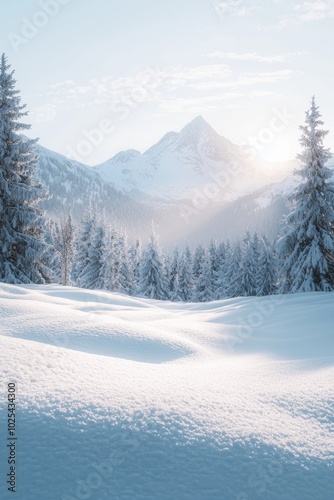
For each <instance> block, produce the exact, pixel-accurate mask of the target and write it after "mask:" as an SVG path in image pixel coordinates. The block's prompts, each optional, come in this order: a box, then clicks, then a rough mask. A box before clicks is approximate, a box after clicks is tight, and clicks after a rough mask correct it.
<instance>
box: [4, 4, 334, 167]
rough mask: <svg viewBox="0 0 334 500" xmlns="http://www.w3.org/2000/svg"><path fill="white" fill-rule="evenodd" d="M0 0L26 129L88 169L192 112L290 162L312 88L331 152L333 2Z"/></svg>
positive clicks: (145, 143)
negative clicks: (27, 124) (24, 108)
mask: <svg viewBox="0 0 334 500" xmlns="http://www.w3.org/2000/svg"><path fill="white" fill-rule="evenodd" d="M0 6H1V18H0V33H1V35H0V36H1V44H0V51H1V52H3V51H4V52H5V53H6V54H7V56H8V60H9V62H10V63H11V65H12V68H13V69H15V71H16V79H17V81H18V84H17V86H18V88H19V89H20V90H21V93H22V99H23V102H25V103H27V104H28V109H29V111H30V114H29V120H28V121H29V122H30V123H32V125H33V127H32V129H31V132H30V134H29V135H31V136H38V137H40V143H41V144H42V145H44V146H46V147H48V148H50V149H53V150H55V151H58V152H60V153H63V154H67V155H69V154H70V152H74V153H77V156H78V159H79V158H80V159H81V160H82V161H83V162H85V163H88V164H91V165H93V164H96V163H99V162H102V161H104V160H106V159H108V158H109V157H111V156H112V155H114V154H115V153H117V152H118V151H120V150H123V149H127V148H135V149H138V150H140V151H144V150H145V149H147V148H148V147H149V146H151V145H152V144H153V143H154V142H156V141H157V140H159V139H160V137H161V136H162V135H163V134H164V133H166V132H167V131H169V130H176V131H178V130H180V129H181V127H182V126H183V125H184V124H186V123H187V122H188V121H190V120H191V119H192V118H194V117H195V116H197V115H198V114H202V115H203V117H204V118H205V119H206V120H207V121H208V122H209V123H211V125H212V126H213V127H214V128H215V129H216V130H217V131H218V132H219V133H220V134H222V135H224V136H225V137H227V138H229V139H230V140H232V141H233V142H235V143H237V144H242V143H248V142H250V141H251V142H252V141H253V142H254V141H255V143H256V148H258V149H259V150H260V154H261V155H263V156H265V157H268V158H277V159H285V158H291V157H293V156H294V155H295V153H296V152H297V151H298V149H299V146H298V138H299V131H298V125H299V124H300V123H302V122H303V120H304V111H305V109H306V108H307V107H308V103H309V100H310V97H311V96H312V94H316V96H317V100H318V104H319V105H320V108H321V112H322V115H323V119H324V121H325V125H326V128H327V129H329V130H330V131H331V134H330V135H329V137H328V140H327V145H328V146H332V147H333V149H334V113H333V109H334V93H333V87H334V85H333V83H334V78H333V76H334V69H333V42H334V35H333V31H334V30H333V27H334V0H328V1H318V0H316V1H313V0H310V1H308V2H303V1H302V0H300V1H298V0H297V1H291V0H267V1H265V0H254V1H252V0H250V1H248V2H246V1H243V0H225V1H219V0H168V1H164V0H160V1H157V0H156V1H153V0H141V1H135V0H122V1H116V0H109V1H107V0H95V1H94V2H92V1H90V0H37V1H35V0H15V1H13V0H0ZM282 114H283V119H280V118H277V116H278V117H279V116H281V115H282ZM97 128H98V129H99V133H95V134H93V135H92V134H91V131H92V130H93V129H97ZM254 138H255V139H254ZM83 141H85V144H83ZM87 143H88V144H87Z"/></svg>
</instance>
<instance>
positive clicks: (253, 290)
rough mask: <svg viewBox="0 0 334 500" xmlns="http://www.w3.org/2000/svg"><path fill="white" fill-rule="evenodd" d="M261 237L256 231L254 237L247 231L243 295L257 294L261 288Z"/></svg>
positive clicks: (242, 273) (242, 279)
mask: <svg viewBox="0 0 334 500" xmlns="http://www.w3.org/2000/svg"><path fill="white" fill-rule="evenodd" d="M259 253H260V250H259V238H258V235H257V234H256V233H255V235H254V237H253V238H251V235H250V234H249V232H248V231H247V233H246V236H245V238H244V240H243V252H242V254H243V257H242V262H241V267H242V272H241V280H240V287H241V290H240V291H241V295H242V296H245V297H248V296H255V295H257V293H258V290H259Z"/></svg>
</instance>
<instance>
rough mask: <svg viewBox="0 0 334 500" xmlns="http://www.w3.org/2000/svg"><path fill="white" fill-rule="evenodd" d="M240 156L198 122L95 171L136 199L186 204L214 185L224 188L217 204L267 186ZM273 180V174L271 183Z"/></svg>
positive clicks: (265, 179)
mask: <svg viewBox="0 0 334 500" xmlns="http://www.w3.org/2000/svg"><path fill="white" fill-rule="evenodd" d="M245 153H247V152H245V149H244V148H242V147H239V146H236V145H234V144H233V143H232V142H231V141H229V140H228V139H225V138H224V137H222V136H220V135H219V134H218V133H217V132H215V130H214V129H213V128H212V127H211V126H210V125H209V124H208V123H207V122H206V121H205V120H204V118H203V117H202V116H198V117H197V118H195V119H194V120H193V121H191V122H190V123H188V124H187V125H186V126H185V127H184V128H183V129H182V130H181V131H180V132H179V133H176V132H169V133H167V134H166V135H165V136H164V137H163V138H162V139H161V140H160V141H159V142H158V143H157V144H155V145H154V146H152V147H151V148H149V149H148V150H147V151H145V153H143V154H140V153H139V151H135V150H132V149H130V150H128V151H123V152H121V153H118V154H117V155H116V156H114V157H113V158H111V159H110V160H108V161H106V162H104V163H102V164H100V165H98V166H97V167H96V168H97V171H98V172H99V173H100V174H101V176H102V177H103V179H105V180H106V181H107V182H109V183H111V184H112V185H113V186H114V187H116V188H117V189H120V190H121V191H123V192H125V193H131V194H132V196H137V197H139V198H142V197H143V195H146V196H149V197H155V198H159V199H163V200H180V199H191V198H193V197H194V195H195V193H196V190H203V189H205V188H206V187H208V186H209V185H212V183H217V182H218V183H219V184H221V185H223V186H224V187H223V189H221V193H220V201H222V200H225V199H231V198H235V197H240V196H241V195H242V194H244V193H248V192H250V191H254V190H255V189H256V188H259V187H261V186H264V185H265V184H266V183H268V182H269V181H270V176H269V177H268V176H267V175H260V174H259V172H258V165H255V164H253V163H251V162H249V161H247V154H245ZM248 157H249V152H248ZM264 170H265V169H264V168H263V165H262V171H264ZM268 171H270V169H267V172H268ZM276 176H277V172H275V173H274V171H273V172H272V177H271V180H273V178H274V177H276ZM208 189H209V188H208Z"/></svg>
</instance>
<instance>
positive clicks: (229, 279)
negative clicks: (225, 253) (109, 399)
mask: <svg viewBox="0 0 334 500" xmlns="http://www.w3.org/2000/svg"><path fill="white" fill-rule="evenodd" d="M242 258H243V255H242V251H241V245H240V242H239V241H237V242H236V243H234V245H233V248H232V250H231V254H230V258H229V259H228V262H227V265H226V296H227V297H240V296H242V294H243V287H242V276H243V266H242Z"/></svg>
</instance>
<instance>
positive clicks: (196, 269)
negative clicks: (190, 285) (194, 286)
mask: <svg viewBox="0 0 334 500" xmlns="http://www.w3.org/2000/svg"><path fill="white" fill-rule="evenodd" d="M204 254H205V249H204V247H203V245H198V246H197V247H196V248H195V253H194V258H193V269H192V274H193V278H194V282H196V281H197V279H198V278H199V276H200V273H201V266H202V261H203V257H204Z"/></svg>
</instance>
